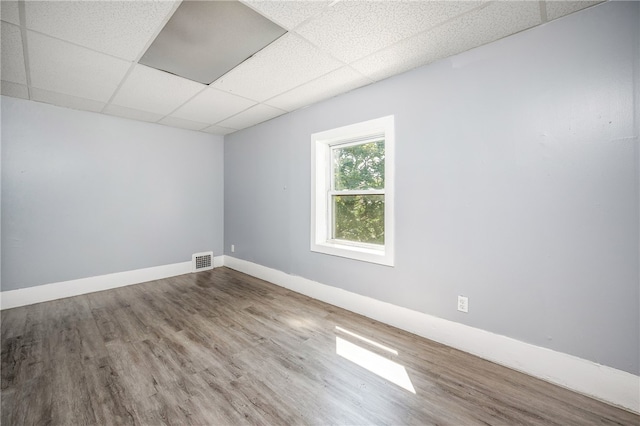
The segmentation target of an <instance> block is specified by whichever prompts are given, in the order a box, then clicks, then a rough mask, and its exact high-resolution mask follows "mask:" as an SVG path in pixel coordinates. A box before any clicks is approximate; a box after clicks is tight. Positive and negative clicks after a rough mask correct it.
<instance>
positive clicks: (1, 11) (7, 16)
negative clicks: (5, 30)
mask: <svg viewBox="0 0 640 426" xmlns="http://www.w3.org/2000/svg"><path fill="white" fill-rule="evenodd" d="M0 19H2V20H3V21H5V22H11V23H12V24H16V25H20V15H19V13H18V2H17V1H8V0H2V1H0Z"/></svg>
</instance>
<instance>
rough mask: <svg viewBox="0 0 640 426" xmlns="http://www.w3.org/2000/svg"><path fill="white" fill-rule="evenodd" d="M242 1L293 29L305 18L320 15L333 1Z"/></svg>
mask: <svg viewBox="0 0 640 426" xmlns="http://www.w3.org/2000/svg"><path fill="white" fill-rule="evenodd" d="M241 1H242V2H243V3H245V4H247V5H249V6H250V7H252V8H253V9H255V10H257V11H258V12H260V13H261V14H262V15H264V16H266V17H267V18H269V19H271V20H272V21H274V22H275V23H277V24H279V25H281V26H283V27H284V28H286V29H288V30H292V29H294V28H295V27H296V26H298V25H299V24H301V23H302V22H304V21H305V20H307V19H309V18H311V17H313V16H315V15H318V14H319V13H321V12H322V11H323V10H324V9H325V8H326V7H327V6H329V4H330V3H331V2H330V1H325V0H317V1H291V0H285V1H264V0H241Z"/></svg>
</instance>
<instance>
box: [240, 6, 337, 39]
mask: <svg viewBox="0 0 640 426" xmlns="http://www.w3.org/2000/svg"><path fill="white" fill-rule="evenodd" d="M339 1H340V0H336V1H334V2H332V3H329V4H327V5H326V6H325V7H323V8H322V9H321V10H319V11H318V12H316V13H314V14H313V15H311V16H309V17H308V18H306V19H305V20H304V21H302V22H300V23H299V24H297V25H294V26H292V27H291V28H288V27H287V26H286V25H284V23H282V22H279V21H278V20H276V19H273V18H271V17H269V16H265V15H264V14H263V13H262V12H261V11H260V10H258V9H256V8H255V7H254V6H253V4H251V3H247V2H246V1H245V0H240V3H242V4H244V5H245V6H247V7H248V8H250V9H252V10H253V11H254V12H256V13H259V14H260V15H262V16H264V17H265V18H266V19H268V20H270V21H272V22H275V23H276V24H278V25H280V26H281V27H282V28H284V29H286V30H287V32H291V31H294V30H295V29H296V28H299V27H301V26H302V25H305V24H306V23H307V22H310V21H312V20H313V19H316V18H317V17H319V16H320V15H322V14H324V13H325V12H326V11H327V9H329V8H330V7H332V6H333V5H334V4H335V3H338V2H339Z"/></svg>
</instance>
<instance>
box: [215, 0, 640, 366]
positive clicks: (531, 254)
mask: <svg viewBox="0 0 640 426" xmlns="http://www.w3.org/2000/svg"><path fill="white" fill-rule="evenodd" d="M639 6H640V5H639V4H638V3H623V2H613V3H606V4H603V5H600V6H596V7H595V8H591V9H588V10H585V11H582V12H578V13H577V14H574V15H571V16H568V17H566V18H564V19H560V20H558V21H554V22H552V23H549V24H546V25H543V26H541V27H538V28H535V29H533V30H530V31H526V32H523V33H520V34H517V35H514V36H512V37H509V38H507V39H503V40H501V41H498V42H496V43H492V44H490V45H487V46H484V47H481V48H478V49H475V50H473V51H469V52H466V53H463V54H461V55H458V56H456V57H453V58H450V59H447V60H442V61H440V62H437V63H434V64H431V65H428V66H426V67H422V68H420V69H417V70H414V71H412V72H409V73H406V74H403V75H400V76H397V77H394V78H391V79H388V80H385V81H382V82H379V83H376V84H373V85H371V86H368V87H365V88H362V89H360V90H356V91H354V92H351V93H349V94H346V95H343V96H340V97H337V98H333V99H331V100H329V101H326V102H323V103H320V104H316V105H314V106H312V107H309V108H306V109H303V110H300V111H297V112H294V113H291V114H287V115H285V116H282V117H279V118H277V119H274V120H271V121H269V122H266V123H263V124H262V125H258V126H255V127H253V128H249V129H246V130H243V131H239V132H236V133H234V134H231V135H229V136H227V137H226V138H225V203H224V206H225V253H226V254H229V255H233V256H235V257H238V258H241V259H245V260H248V261H252V262H256V263H258V264H261V265H265V266H268V267H271V268H275V269H278V270H281V271H284V272H287V273H290V274H293V275H299V276H303V277H306V278H309V279H313V280H316V281H319V282H322V283H324V284H328V285H332V286H335V287H339V288H343V289H345V290H348V291H351V292H355V293H358V294H362V295H366V296H370V297H373V298H376V299H379V300H383V301H387V302H390V303H393V304H396V305H399V306H404V307H408V308H411V309H414V310H417V311H421V312H426V313H429V314H432V315H435V316H438V317H442V318H446V319H449V320H453V321H457V322H460V323H464V324H468V325H471V326H473V327H478V328H481V329H484V330H488V331H491V332H494V333H498V334H502V335H506V336H510V337H513V338H516V339H519V340H521V341H525V342H529V343H532V344H535V345H538V346H542V347H547V348H551V349H554V350H557V351H561V352H565V353H569V354H573V355H576V356H578V357H581V358H585V359H588V360H592V361H595V362H598V363H602V364H605V365H608V366H612V367H615V368H618V369H621V370H625V371H628V372H631V373H634V374H638V373H640V366H639V362H640V353H639V347H640V342H639V336H640V318H639V312H640V307H639V300H640V294H639V276H638V274H639V267H640V265H639V252H638V251H639V250H638V238H639V230H638V221H639V219H638V218H639V209H638V201H639V196H638V155H637V151H636V150H637V149H638V124H637V121H635V119H634V117H636V118H637V115H638V110H637V106H636V105H635V103H636V102H637V99H638V97H637V92H638V88H639V87H640V81H638V80H639V78H638V73H639V68H638V55H639V51H640V49H639V48H640V46H639V43H640V41H639V40H640V34H639V32H638V29H639V28H640V26H639V25H638V22H640V12H639ZM388 114H394V115H395V118H396V144H397V145H396V171H397V172H396V173H397V174H396V206H395V208H396V210H395V212H396V265H395V267H385V266H380V265H374V264H368V263H363V262H358V261H353V260H349V259H344V258H339V257H332V256H328V255H324V254H319V253H312V252H310V250H309V221H310V220H309V215H310V213H309V208H310V207H309V205H310V189H309V187H310V135H311V133H314V132H317V131H321V130H326V129H330V128H334V127H338V126H342V125H346V124H350V123H354V122H358V121H363V120H367V119H371V118H376V117H381V116H385V115H388ZM231 244H235V247H236V251H235V253H233V254H232V253H231V252H230V245H231ZM459 294H462V295H466V296H468V297H469V307H470V308H469V313H468V314H464V313H460V312H457V311H456V296H457V295H459Z"/></svg>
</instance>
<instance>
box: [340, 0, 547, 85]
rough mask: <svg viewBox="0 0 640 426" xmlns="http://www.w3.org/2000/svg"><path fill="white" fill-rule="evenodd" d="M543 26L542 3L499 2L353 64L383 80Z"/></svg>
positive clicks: (373, 76)
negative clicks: (528, 29) (531, 28)
mask: <svg viewBox="0 0 640 426" xmlns="http://www.w3.org/2000/svg"><path fill="white" fill-rule="evenodd" d="M540 23H541V18H540V9H539V4H538V2H533V1H524V2H495V3H491V4H488V5H485V6H484V7H481V8H478V9H475V10H473V11H471V12H469V13H467V14H465V15H463V16H460V17H459V18H456V19H454V20H451V21H449V22H447V23H446V24H445V25H441V26H438V27H436V28H434V29H433V30H431V31H428V32H425V33H422V34H419V35H417V36H415V37H412V38H409V39H407V40H404V41H402V42H400V43H397V44H395V45H393V46H391V47H389V48H387V49H385V50H383V51H381V52H377V53H375V54H373V55H370V56H368V57H366V58H364V59H362V60H360V61H357V62H354V63H353V64H351V66H352V67H353V68H355V69H356V70H358V71H360V72H361V73H363V74H364V75H366V76H368V77H370V78H372V79H374V80H381V79H383V78H387V77H390V76H392V75H396V74H399V73H401V72H404V71H408V70H410V69H413V68H416V67H418V66H421V65H424V64H427V63H429V62H433V61H436V60H438V59H441V58H444V57H447V56H451V55H455V54H458V53H461V52H464V51H466V50H469V49H472V48H474V47H477V46H480V45H482V44H486V43H489V42H492V41H495V40H498V39H500V38H502V37H506V36H508V35H510V34H513V33H516V32H518V31H522V30H524V29H527V28H530V27H532V26H534V25H538V24H540Z"/></svg>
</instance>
